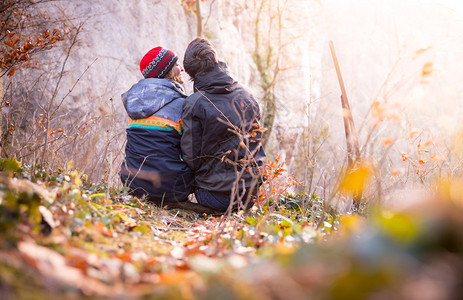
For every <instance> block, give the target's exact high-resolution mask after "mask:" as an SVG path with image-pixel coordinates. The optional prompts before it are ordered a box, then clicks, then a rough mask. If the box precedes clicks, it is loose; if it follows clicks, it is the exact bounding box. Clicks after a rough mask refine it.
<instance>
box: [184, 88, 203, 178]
mask: <svg viewBox="0 0 463 300" xmlns="http://www.w3.org/2000/svg"><path fill="white" fill-rule="evenodd" d="M199 98H200V97H199V96H198V95H197V94H193V95H191V96H190V97H188V98H187V99H185V102H184V104H183V133H182V139H181V143H180V146H181V149H182V156H183V160H184V161H185V162H186V163H187V165H188V166H189V167H190V168H191V169H192V170H193V171H196V170H197V169H198V168H199V164H200V159H199V157H200V156H201V145H202V136H201V134H202V122H201V117H200V116H199V115H198V111H197V106H198V105H197V102H198V100H199ZM195 108H196V109H195Z"/></svg>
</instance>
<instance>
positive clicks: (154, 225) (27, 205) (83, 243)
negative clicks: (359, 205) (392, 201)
mask: <svg viewBox="0 0 463 300" xmlns="http://www.w3.org/2000/svg"><path fill="white" fill-rule="evenodd" d="M83 178H84V176H82V175H81V174H79V173H78V172H76V171H62V170H60V171H59V172H55V173H48V174H45V173H40V172H38V171H37V170H30V169H29V170H28V169H27V168H25V167H23V166H22V167H20V166H19V165H16V164H15V163H14V162H13V161H3V162H2V169H1V173H0V298H1V299H45V298H46V299H67V298H69V299H87V298H92V299H94V298H108V299H127V298H130V299H147V298H150V299H152V298H155V299H457V298H458V295H462V294H463V290H462V286H463V285H462V283H463V279H462V278H463V255H462V254H463V232H462V230H461V228H463V226H462V225H463V218H461V215H462V214H461V213H462V211H463V197H462V196H463V193H460V194H456V196H455V194H452V193H451V191H454V190H455V188H457V187H458V186H461V185H460V184H461V182H454V183H448V185H447V186H445V187H444V188H443V190H442V191H443V192H442V193H441V194H439V195H436V196H435V197H430V198H431V199H430V200H428V201H424V200H423V202H422V203H420V204H419V206H415V207H413V209H409V210H405V211H393V210H390V209H385V208H383V209H379V208H373V207H371V208H370V209H369V210H368V214H363V215H360V214H358V213H351V212H349V213H345V214H340V213H339V212H337V211H336V210H335V209H333V208H331V207H329V206H326V207H325V206H324V201H323V199H320V198H318V197H317V196H316V195H310V196H307V195H302V194H300V195H281V197H280V198H279V199H276V200H275V199H274V200H273V202H270V201H269V202H268V203H261V204H260V205H259V206H257V205H256V206H254V208H253V209H252V210H251V211H249V212H238V213H235V214H232V215H230V216H223V217H211V216H207V215H198V214H196V213H193V212H189V211H185V210H175V209H172V210H165V209H163V208H159V207H155V206H153V205H150V204H149V203H146V202H144V201H143V199H137V198H134V197H132V196H129V195H127V194H126V193H124V192H122V191H117V190H112V189H109V188H108V187H107V186H105V185H104V184H94V183H89V182H85V180H83ZM459 191H460V192H461V191H462V190H461V188H460V190H459Z"/></svg>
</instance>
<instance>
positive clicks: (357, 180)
mask: <svg viewBox="0 0 463 300" xmlns="http://www.w3.org/2000/svg"><path fill="white" fill-rule="evenodd" d="M371 175H372V166H371V165H370V164H367V163H360V164H358V165H356V166H354V167H352V168H349V169H348V170H347V172H346V175H345V176H344V178H343V179H342V181H341V184H340V186H339V191H340V192H341V193H343V194H345V195H349V194H359V193H361V192H362V191H363V189H364V186H365V184H366V182H367V181H368V180H369V178H370V177H371Z"/></svg>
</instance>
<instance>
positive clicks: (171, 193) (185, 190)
mask: <svg viewBox="0 0 463 300" xmlns="http://www.w3.org/2000/svg"><path fill="white" fill-rule="evenodd" d="M185 97H186V95H185V93H184V91H183V88H182V87H181V86H180V85H179V84H178V83H176V82H175V81H173V80H171V79H167V78H161V79H159V78H147V79H143V80H141V81H140V82H138V83H137V84H135V85H134V86H132V88H131V89H130V90H129V91H128V92H126V93H124V94H122V102H123V103H124V107H125V109H126V111H127V114H128V115H129V125H128V127H127V130H126V131H127V144H126V148H125V161H124V162H123V163H122V168H121V180H122V182H123V183H124V184H125V185H127V186H128V187H129V188H130V190H131V192H132V193H133V194H135V195H137V196H142V195H146V196H147V197H148V199H150V200H153V201H164V202H171V201H184V200H186V198H187V197H188V195H189V194H190V192H191V190H192V184H193V179H194V178H193V173H192V171H191V170H190V168H189V167H188V166H187V164H186V163H185V162H184V161H183V160H182V154H181V150H180V138H181V135H182V105H183V102H184V99H185Z"/></svg>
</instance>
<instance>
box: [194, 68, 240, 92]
mask: <svg viewBox="0 0 463 300" xmlns="http://www.w3.org/2000/svg"><path fill="white" fill-rule="evenodd" d="M236 86H237V82H236V81H235V80H234V79H233V78H232V77H231V76H230V74H229V73H228V70H227V65H226V64H225V63H224V62H219V63H218V64H217V65H216V66H215V67H214V69H213V70H212V71H210V72H209V73H206V74H201V75H196V78H195V81H194V91H195V92H196V91H197V90H200V91H205V92H207V93H211V94H228V93H231V92H233V91H234V90H235V89H236Z"/></svg>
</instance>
